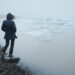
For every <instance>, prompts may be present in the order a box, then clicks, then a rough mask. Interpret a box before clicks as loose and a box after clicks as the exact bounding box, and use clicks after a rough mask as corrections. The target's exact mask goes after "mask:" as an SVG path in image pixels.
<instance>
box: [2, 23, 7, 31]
mask: <svg viewBox="0 0 75 75" xmlns="http://www.w3.org/2000/svg"><path fill="white" fill-rule="evenodd" d="M1 30H2V31H4V32H5V31H6V27H5V23H4V22H3V24H2V27H1Z"/></svg>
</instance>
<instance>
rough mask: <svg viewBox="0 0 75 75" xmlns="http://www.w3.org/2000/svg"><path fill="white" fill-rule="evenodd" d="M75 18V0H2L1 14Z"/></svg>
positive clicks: (0, 2)
mask: <svg viewBox="0 0 75 75" xmlns="http://www.w3.org/2000/svg"><path fill="white" fill-rule="evenodd" d="M8 12H12V13H13V14H15V15H16V16H20V17H21V16H22V17H57V18H72V19H75V0H0V15H1V14H7V13H8Z"/></svg>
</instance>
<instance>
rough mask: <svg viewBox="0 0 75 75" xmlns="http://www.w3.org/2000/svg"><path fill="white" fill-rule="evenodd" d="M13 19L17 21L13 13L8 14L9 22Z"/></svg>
mask: <svg viewBox="0 0 75 75" xmlns="http://www.w3.org/2000/svg"><path fill="white" fill-rule="evenodd" d="M13 19H15V16H14V15H12V14H11V13H8V14H7V20H13Z"/></svg>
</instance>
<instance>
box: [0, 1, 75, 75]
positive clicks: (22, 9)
mask: <svg viewBox="0 0 75 75" xmlns="http://www.w3.org/2000/svg"><path fill="white" fill-rule="evenodd" d="M9 12H11V13H12V14H14V15H15V16H17V18H16V20H15V22H16V26H17V33H16V34H17V36H18V39H16V42H15V47H14V56H17V57H20V58H21V63H22V64H21V65H22V66H23V67H24V68H27V67H29V68H30V69H31V70H32V71H33V72H34V75H75V1H74V0H62V1H61V0H12V1H11V0H6V1H5V0H0V15H6V14H7V13H9ZM3 20H4V19H2V18H1V17H0V26H1V25H2V21H3ZM3 37H4V32H2V31H1V29H0V44H1V45H2V46H4V44H5V40H4V39H3ZM8 50H9V48H8Z"/></svg>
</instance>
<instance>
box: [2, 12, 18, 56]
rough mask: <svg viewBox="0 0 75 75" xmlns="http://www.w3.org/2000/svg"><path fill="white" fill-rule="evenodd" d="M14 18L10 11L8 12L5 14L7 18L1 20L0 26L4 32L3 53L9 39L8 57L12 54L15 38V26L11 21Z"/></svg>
mask: <svg viewBox="0 0 75 75" xmlns="http://www.w3.org/2000/svg"><path fill="white" fill-rule="evenodd" d="M14 18H15V17H14V16H13V15H12V14H11V13H8V14H7V20H4V21H3V24H2V27H1V29H2V31H4V32H5V36H4V39H5V41H6V44H5V46H4V48H3V50H2V53H3V54H5V52H6V50H7V48H8V46H9V41H11V47H10V51H9V57H12V56H13V48H14V42H15V38H17V37H16V26H15V22H14V21H13V19H14Z"/></svg>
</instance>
